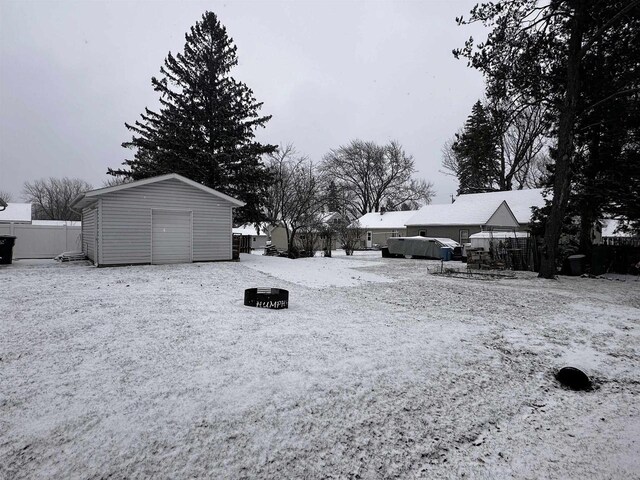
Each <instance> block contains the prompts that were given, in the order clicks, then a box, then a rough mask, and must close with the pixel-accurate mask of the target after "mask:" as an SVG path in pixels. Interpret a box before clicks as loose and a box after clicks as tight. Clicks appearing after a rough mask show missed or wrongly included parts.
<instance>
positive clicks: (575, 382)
mask: <svg viewBox="0 0 640 480" xmlns="http://www.w3.org/2000/svg"><path fill="white" fill-rule="evenodd" d="M556 380H558V381H559V382H560V383H561V384H562V385H564V386H565V387H568V388H570V389H571V390H591V379H590V378H589V377H588V376H587V374H586V373H584V372H583V371H582V370H580V369H578V368H575V367H563V368H561V369H560V370H559V371H558V373H556Z"/></svg>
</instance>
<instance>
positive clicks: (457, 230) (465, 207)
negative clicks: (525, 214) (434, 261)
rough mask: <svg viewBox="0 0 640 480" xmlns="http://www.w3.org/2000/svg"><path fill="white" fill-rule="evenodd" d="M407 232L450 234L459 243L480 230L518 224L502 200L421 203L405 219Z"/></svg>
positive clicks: (423, 235) (429, 235)
mask: <svg viewBox="0 0 640 480" xmlns="http://www.w3.org/2000/svg"><path fill="white" fill-rule="evenodd" d="M406 225H407V236H416V235H418V236H422V237H440V238H451V239H453V240H455V241H457V242H460V243H461V244H464V243H467V242H468V241H469V236H470V235H472V234H474V233H477V232H481V231H484V230H518V229H519V228H520V224H519V222H518V220H517V219H516V217H515V216H514V214H513V212H512V211H511V209H510V208H509V205H508V204H507V202H505V201H504V200H502V201H498V202H497V203H496V202H495V201H493V200H492V201H478V202H475V203H458V202H457V201H456V202H455V203H449V204H444V205H425V206H424V207H422V208H421V209H420V210H418V212H417V213H416V214H415V215H413V216H412V217H411V218H410V219H409V220H408V221H407V224H406Z"/></svg>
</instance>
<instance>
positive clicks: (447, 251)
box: [440, 247, 453, 262]
mask: <svg viewBox="0 0 640 480" xmlns="http://www.w3.org/2000/svg"><path fill="white" fill-rule="evenodd" d="M440 258H441V259H442V260H444V261H445V262H448V261H449V260H451V259H452V258H453V249H452V248H451V247H440Z"/></svg>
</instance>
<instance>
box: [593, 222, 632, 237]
mask: <svg viewBox="0 0 640 480" xmlns="http://www.w3.org/2000/svg"><path fill="white" fill-rule="evenodd" d="M600 223H601V224H602V236H603V237H630V236H631V234H629V233H624V232H618V233H615V231H616V228H618V225H620V220H615V219H611V218H606V219H603V220H600Z"/></svg>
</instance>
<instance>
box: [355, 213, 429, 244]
mask: <svg viewBox="0 0 640 480" xmlns="http://www.w3.org/2000/svg"><path fill="white" fill-rule="evenodd" d="M416 212H417V211H416V210H407V211H401V212H371V213H367V214H366V215H363V216H362V217H360V218H359V219H358V220H356V221H355V222H353V223H352V224H351V225H350V227H356V226H357V227H358V228H360V229H361V230H362V232H363V233H362V237H361V239H360V243H361V245H360V246H361V247H362V248H371V247H373V246H376V245H386V244H387V239H388V238H393V237H404V236H406V233H407V227H406V226H405V224H406V222H407V221H408V220H409V219H410V218H411V217H412V216H413V215H415V213H416ZM356 222H357V223H356Z"/></svg>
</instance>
